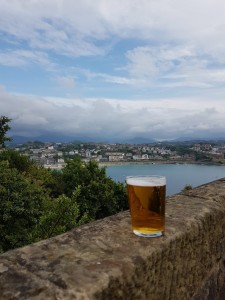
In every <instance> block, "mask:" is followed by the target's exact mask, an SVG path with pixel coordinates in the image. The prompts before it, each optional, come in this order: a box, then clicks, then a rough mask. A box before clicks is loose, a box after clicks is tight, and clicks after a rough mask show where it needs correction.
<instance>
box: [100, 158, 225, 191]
mask: <svg viewBox="0 0 225 300" xmlns="http://www.w3.org/2000/svg"><path fill="white" fill-rule="evenodd" d="M106 173H107V175H108V176H110V177H111V178H112V179H113V180H114V181H121V182H125V178H126V176H129V175H148V174H153V175H164V176H166V179H167V187H166V188H167V195H168V196H169V195H173V194H176V193H179V192H180V191H181V190H182V189H183V188H184V187H185V185H187V184H191V185H192V187H196V186H198V185H201V184H204V183H208V182H210V181H214V180H217V179H219V178H223V177H225V166H208V165H194V164H193V165H192V164H162V165H160V164H159V165H157V164H155V165H150V164H146V165H117V166H108V167H107V168H106Z"/></svg>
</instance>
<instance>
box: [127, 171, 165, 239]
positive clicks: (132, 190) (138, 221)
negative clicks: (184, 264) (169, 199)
mask: <svg viewBox="0 0 225 300" xmlns="http://www.w3.org/2000/svg"><path fill="white" fill-rule="evenodd" d="M126 182H127V190H128V199H129V206H130V214H131V223H132V227H133V232H134V233H135V234H136V235H139V236H145V237H155V236H161V235H162V234H163V232H164V228H165V198H166V178H165V177H163V176H156V175H154V176H128V177H127V179H126Z"/></svg>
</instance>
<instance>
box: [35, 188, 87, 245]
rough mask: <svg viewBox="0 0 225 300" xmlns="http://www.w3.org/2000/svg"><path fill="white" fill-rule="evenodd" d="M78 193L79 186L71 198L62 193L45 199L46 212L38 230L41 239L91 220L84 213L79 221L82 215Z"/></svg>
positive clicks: (37, 233)
mask: <svg viewBox="0 0 225 300" xmlns="http://www.w3.org/2000/svg"><path fill="white" fill-rule="evenodd" d="M78 195H79V188H78V189H77V190H75V191H74V193H73V195H72V196H71V198H69V197H66V196H65V195H61V196H59V197H58V198H57V199H54V200H53V199H49V200H48V201H45V203H44V209H43V211H44V213H43V214H42V216H41V218H40V223H39V225H38V228H37V231H36V235H37V237H38V238H39V239H43V238H49V237H51V236H55V235H57V234H60V233H63V232H66V231H68V230H70V229H72V228H74V227H76V226H78V225H81V224H83V223H86V222H87V221H89V219H88V216H87V214H84V215H82V216H81V217H80V220H79V221H78V217H79V216H80V211H79V205H78V203H77V197H78Z"/></svg>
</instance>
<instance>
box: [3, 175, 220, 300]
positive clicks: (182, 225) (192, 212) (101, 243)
mask: <svg viewBox="0 0 225 300" xmlns="http://www.w3.org/2000/svg"><path fill="white" fill-rule="evenodd" d="M224 291H225V180H218V181H215V182H212V183H210V184H207V185H203V186H200V187H198V188H196V189H193V190H190V191H188V192H186V193H183V194H177V195H175V196H173V197H170V198H167V203H166V232H165V236H163V237H160V238H154V239H148V238H141V237H137V236H135V235H134V234H133V233H132V231H131V225H130V215H129V212H128V211H127V212H124V213H120V214H117V215H115V216H112V217H109V218H106V219H104V220H100V221H96V222H93V223H90V224H88V225H85V226H81V227H79V228H76V229H74V230H72V231H70V232H67V233H65V234H63V235H60V236H57V237H55V238H52V239H49V240H45V241H41V242H39V243H36V244H33V245H30V246H27V247H24V248H20V249H16V250H13V251H9V252H7V253H5V254H2V255H1V256H0V299H1V300H9V299H13V300H16V299H18V300H24V299H35V300H38V299H44V300H48V299H58V300H61V299H63V300H67V299H68V300H69V299H84V300H85V299H104V300H105V299H153V300H157V299H159V300H162V299H163V300H166V299H172V300H176V299H179V300H180V299H188V300H189V299H194V300H206V299H208V300H216V299H218V300H222V299H225V295H224Z"/></svg>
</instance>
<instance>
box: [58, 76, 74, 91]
mask: <svg viewBox="0 0 225 300" xmlns="http://www.w3.org/2000/svg"><path fill="white" fill-rule="evenodd" d="M55 80H56V81H57V83H58V84H59V85H60V87H62V88H65V89H72V88H74V87H75V80H74V78H72V77H68V76H59V77H56V79H55Z"/></svg>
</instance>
